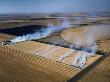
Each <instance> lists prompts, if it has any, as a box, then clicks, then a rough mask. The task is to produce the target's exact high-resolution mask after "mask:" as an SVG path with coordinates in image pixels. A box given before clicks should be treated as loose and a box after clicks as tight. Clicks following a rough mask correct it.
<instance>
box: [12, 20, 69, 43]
mask: <svg viewBox="0 0 110 82" xmlns="http://www.w3.org/2000/svg"><path fill="white" fill-rule="evenodd" d="M70 27H71V26H70V24H69V22H68V21H64V22H63V23H62V24H61V25H52V24H49V25H48V26H47V27H46V28H42V29H41V30H40V31H36V32H35V33H33V34H27V35H23V36H18V37H16V38H14V39H12V40H11V42H12V43H16V42H22V41H29V40H36V39H41V38H45V37H47V36H49V35H50V34H51V33H54V32H57V31H60V30H63V29H65V28H70Z"/></svg>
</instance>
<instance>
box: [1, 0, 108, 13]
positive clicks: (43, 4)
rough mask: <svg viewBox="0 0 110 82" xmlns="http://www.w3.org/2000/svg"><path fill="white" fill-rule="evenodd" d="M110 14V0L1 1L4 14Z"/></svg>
mask: <svg viewBox="0 0 110 82" xmlns="http://www.w3.org/2000/svg"><path fill="white" fill-rule="evenodd" d="M104 11H107V12H110V0H0V14H2V13H42V12H43V13H53V12H67V13H68V12H104Z"/></svg>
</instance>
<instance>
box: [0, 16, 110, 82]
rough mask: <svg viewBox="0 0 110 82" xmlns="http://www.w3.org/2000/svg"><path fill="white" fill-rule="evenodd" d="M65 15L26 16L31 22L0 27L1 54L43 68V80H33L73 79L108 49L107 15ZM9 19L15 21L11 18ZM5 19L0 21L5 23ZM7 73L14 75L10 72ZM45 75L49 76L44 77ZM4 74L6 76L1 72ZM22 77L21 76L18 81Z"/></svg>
mask: <svg viewBox="0 0 110 82" xmlns="http://www.w3.org/2000/svg"><path fill="white" fill-rule="evenodd" d="M69 16H70V15H68V17H67V15H66V17H59V16H56V17H53V18H52V17H50V18H45V20H44V19H40V18H39V19H38V20H37V18H36V19H34V20H32V19H26V21H27V20H28V22H29V20H31V22H34V25H33V24H29V25H21V26H18V27H17V26H16V27H14V28H11V27H9V28H7V26H6V27H5V26H4V27H5V28H2V29H0V33H1V34H0V40H1V45H0V51H1V53H2V54H3V53H5V55H4V57H5V56H8V55H9V56H10V57H11V56H12V57H14V58H15V59H18V60H17V61H25V62H27V63H26V65H28V63H30V64H32V65H34V67H33V66H31V65H30V64H29V66H28V67H29V68H30V69H33V70H34V71H37V72H39V73H41V72H43V73H44V76H42V74H41V75H40V76H41V77H42V78H43V80H42V79H36V81H40V82H41V81H45V80H46V81H47V82H52V81H53V80H54V81H56V82H64V81H67V80H70V81H71V80H74V78H75V77H78V75H80V74H81V73H82V72H83V71H84V70H85V69H87V68H89V67H91V66H93V67H94V66H96V65H94V64H95V63H97V61H98V60H100V59H102V58H104V57H106V56H108V54H109V53H110V18H109V16H108V14H107V15H102V14H100V15H97V16H91V15H89V14H80V15H78V16H75V15H72V16H70V17H69ZM11 20H13V21H14V22H17V21H16V20H15V19H11ZM20 20H22V19H19V21H20ZM8 21H9V20H8ZM8 21H6V20H5V21H1V22H0V23H1V25H2V24H4V25H5V22H6V24H7V22H8ZM13 21H12V22H11V23H13ZM19 21H18V22H19ZM22 21H23V20H22ZM20 22H21V21H20ZM23 22H25V21H23ZM8 23H9V22H8ZM53 23H54V24H53ZM1 58H2V56H1ZM12 60H13V59H12ZM10 61H11V60H10ZM13 61H14V60H13ZM15 62H16V61H15ZM10 66H11V64H10ZM3 67H4V66H3ZM4 68H5V67H4ZM37 68H39V69H42V70H43V71H42V70H39V69H37ZM16 69H17V68H16ZM21 69H22V68H21ZM44 70H45V71H44ZM47 71H48V72H47ZM47 73H48V74H47ZM51 73H52V74H53V76H51V75H52V74H51ZM57 73H58V74H57ZM36 74H37V73H36ZM4 75H5V73H4ZM62 75H63V76H62ZM37 76H38V75H37ZM57 76H59V78H57ZM11 77H12V78H15V77H14V76H13V74H11ZM11 77H10V78H9V80H11ZM26 77H28V76H26ZM46 77H51V78H53V79H49V78H48V79H46ZM4 78H7V77H5V76H4ZM31 79H34V77H32V78H31ZM25 80H26V79H24V80H23V78H21V81H25ZM109 80H110V79H109ZM27 81H29V79H27ZM31 81H33V80H31Z"/></svg>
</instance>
